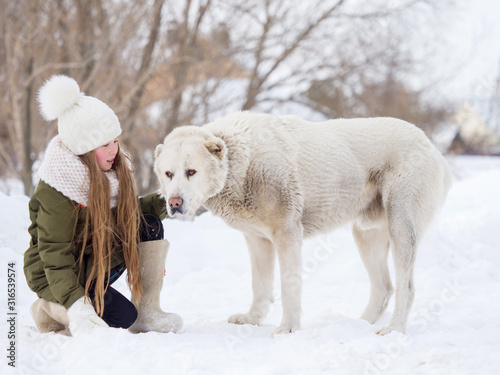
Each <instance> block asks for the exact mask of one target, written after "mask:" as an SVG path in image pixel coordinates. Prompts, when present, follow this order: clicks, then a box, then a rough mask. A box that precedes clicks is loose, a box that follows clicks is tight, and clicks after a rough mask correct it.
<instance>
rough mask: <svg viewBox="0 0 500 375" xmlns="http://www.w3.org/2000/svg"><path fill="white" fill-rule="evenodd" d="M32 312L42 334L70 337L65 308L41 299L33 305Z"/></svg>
mask: <svg viewBox="0 0 500 375" xmlns="http://www.w3.org/2000/svg"><path fill="white" fill-rule="evenodd" d="M30 312H31V316H32V317H33V320H34V321H35V325H36V328H38V331H39V332H40V333H48V332H59V333H63V334H66V335H69V331H68V330H67V327H68V326H69V319H68V311H67V310H66V309H65V308H64V306H62V305H60V304H58V303H54V302H49V301H46V300H44V299H43V298H39V299H37V300H36V301H35V302H34V303H33V305H31V309H30Z"/></svg>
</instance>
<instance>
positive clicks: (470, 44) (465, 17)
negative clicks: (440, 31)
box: [441, 0, 500, 99]
mask: <svg viewBox="0 0 500 375" xmlns="http://www.w3.org/2000/svg"><path fill="white" fill-rule="evenodd" d="M457 3H458V9H457V10H456V11H454V12H453V13H454V14H455V17H453V19H452V20H447V21H451V22H449V24H448V25H449V28H448V29H447V30H446V31H445V38H446V40H449V51H446V53H445V56H444V59H445V60H446V61H444V62H443V64H442V66H441V70H442V74H443V75H444V76H446V75H449V76H451V77H450V79H449V82H448V83H446V84H445V85H443V87H442V89H444V90H445V91H446V92H448V93H449V95H452V96H456V98H457V99H462V98H463V99H474V98H486V97H488V96H491V95H492V94H493V93H494V89H495V81H496V79H497V77H498V75H499V73H500V72H499V70H500V0H474V1H470V0H460V1H458V2H457ZM455 68H456V69H455ZM455 72H456V74H455Z"/></svg>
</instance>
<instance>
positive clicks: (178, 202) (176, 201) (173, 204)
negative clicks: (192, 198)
mask: <svg viewBox="0 0 500 375" xmlns="http://www.w3.org/2000/svg"><path fill="white" fill-rule="evenodd" d="M168 205H169V206H170V208H179V207H180V206H182V198H181V197H172V198H170V199H169V200H168Z"/></svg>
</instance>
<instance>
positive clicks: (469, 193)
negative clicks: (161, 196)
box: [0, 157, 500, 375]
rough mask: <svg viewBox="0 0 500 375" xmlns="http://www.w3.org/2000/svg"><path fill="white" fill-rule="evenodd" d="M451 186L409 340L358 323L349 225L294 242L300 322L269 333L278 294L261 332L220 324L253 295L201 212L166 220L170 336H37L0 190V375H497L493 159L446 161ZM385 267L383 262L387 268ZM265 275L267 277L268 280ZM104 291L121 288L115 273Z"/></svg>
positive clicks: (235, 240)
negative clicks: (11, 295)
mask: <svg viewBox="0 0 500 375" xmlns="http://www.w3.org/2000/svg"><path fill="white" fill-rule="evenodd" d="M450 165H451V166H452V168H453V169H454V172H455V176H456V178H455V183H454V186H453V187H452V190H451V191H450V194H449V196H448V200H447V202H446V204H445V206H444V207H443V209H442V210H441V212H440V214H439V216H438V217H437V218H436V220H435V221H434V223H433V224H432V226H431V228H430V229H429V231H428V233H427V236H426V237H425V239H424V240H423V242H422V244H421V246H420V249H419V254H418V258H417V262H416V266H415V283H416V298H415V302H414V305H413V308H412V312H411V314H410V318H409V322H408V328H407V334H406V335H403V334H401V333H397V332H393V333H391V334H389V335H387V336H384V337H380V336H377V335H375V334H374V332H375V331H376V330H377V329H380V328H382V327H383V326H384V325H386V324H387V323H388V322H389V319H390V316H391V313H392V309H393V304H394V301H391V304H390V305H389V309H388V311H387V312H386V313H385V314H384V315H383V316H382V318H381V319H380V320H379V321H378V322H377V323H376V324H374V325H370V324H368V323H367V322H365V321H363V320H360V319H359V318H358V317H359V315H360V314H361V312H362V311H363V308H364V305H365V303H366V302H367V300H368V293H369V284H368V278H367V275H366V272H365V270H364V268H363V265H362V263H361V261H360V259H359V256H358V254H357V251H356V247H355V245H354V242H353V239H352V236H351V233H350V228H349V226H345V227H342V228H340V229H338V230H336V231H334V232H332V233H329V234H327V235H323V236H318V237H315V238H314V239H311V240H307V241H306V242H305V244H304V247H303V264H304V270H303V272H304V282H303V298H302V307H303V314H302V329H301V330H300V331H298V332H296V333H294V334H290V335H280V336H278V337H275V338H274V339H273V338H271V333H272V332H273V331H274V329H275V328H276V327H277V326H278V325H279V322H280V318H281V311H282V310H281V306H280V298H279V280H278V277H276V282H275V284H276V285H275V286H276V288H275V290H276V300H277V302H276V303H275V304H274V306H273V307H272V309H271V312H270V314H269V316H268V317H266V319H265V320H264V322H263V325H262V326H259V327H257V326H248V325H243V326H237V325H231V324H228V323H226V319H227V317H228V316H229V315H231V314H233V313H236V312H245V311H246V309H247V308H248V307H249V304H250V301H251V275H250V266H249V262H248V255H247V252H246V248H245V243H244V240H243V238H242V235H241V234H240V233H239V232H237V231H234V230H232V229H230V228H228V227H227V226H226V225H225V224H224V223H223V222H222V221H221V220H220V219H218V218H216V217H214V216H212V215H211V214H210V213H205V214H203V215H201V216H199V217H197V218H196V219H195V220H194V221H192V222H185V221H174V220H167V221H165V222H164V224H165V229H166V236H167V238H168V239H169V241H170V242H171V247H170V252H169V254H168V256H167V262H166V269H167V276H166V277H165V280H164V288H163V290H162V295H161V305H162V307H163V308H164V310H166V311H172V312H176V313H178V314H180V315H181V316H182V317H183V319H184V328H183V329H182V330H181V331H180V332H179V333H177V334H173V333H168V334H160V333H147V334H138V335H133V334H130V333H129V332H128V331H126V330H120V329H109V328H100V329H96V330H95V331H94V332H93V333H92V334H91V335H84V336H79V337H66V336H62V335H57V334H53V333H50V334H39V333H38V332H37V330H36V328H35V326H34V323H33V321H32V319H31V316H30V313H29V309H30V306H31V303H33V301H34V300H35V299H36V296H35V294H34V293H32V292H31V291H30V290H29V289H28V287H27V285H26V282H25V279H24V275H23V272H22V265H23V258H22V254H23V252H24V250H25V249H26V248H27V246H28V241H29V239H28V234H27V228H28V225H29V218H28V209H27V204H28V198H27V197H25V196H7V195H5V194H3V193H0V207H1V211H0V263H1V264H0V280H1V281H0V282H1V285H2V286H3V287H2V288H1V290H0V301H1V303H0V316H1V319H0V321H1V323H0V337H1V339H0V342H1V343H2V344H3V345H2V346H1V349H2V352H3V353H4V354H3V355H2V360H1V365H0V366H1V368H2V370H1V373H2V374H5V373H6V374H14V373H19V374H38V373H40V374H51V375H57V374H72V375H79V374H108V373H109V372H110V370H111V371H112V372H113V373H116V374H124V375H125V374H137V373H144V374H193V375H195V374H217V375H219V374H257V373H258V374H274V375H281V374H283V375H285V374H286V375H288V374H426V375H427V374H496V373H498V369H499V368H500V360H499V359H498V353H499V352H500V320H499V313H498V311H500V288H499V286H500V283H499V282H500V273H499V272H498V269H499V268H500V251H498V250H499V243H500V241H499V240H500V189H499V188H498V187H499V186H500V159H495V158H487V157H455V158H452V159H450ZM12 262H14V263H15V269H16V278H17V279H16V280H17V293H16V302H17V305H16V309H17V313H18V315H17V330H16V334H17V342H16V355H17V358H16V365H17V367H16V369H12V368H11V367H9V366H7V362H8V360H7V359H6V355H5V353H6V352H8V350H7V349H8V348H9V343H8V340H7V332H8V326H7V325H6V321H7V317H8V316H7V303H6V301H7V295H6V293H7V287H6V286H7V268H8V264H9V263H12ZM391 272H392V269H391ZM276 276H277V274H276ZM115 286H116V287H117V288H118V289H119V290H120V291H121V292H122V293H124V294H125V295H127V296H130V293H129V292H128V290H127V287H126V284H125V281H124V277H123V276H122V277H121V279H120V280H118V281H117V283H115Z"/></svg>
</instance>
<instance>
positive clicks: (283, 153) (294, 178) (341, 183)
mask: <svg viewBox="0 0 500 375" xmlns="http://www.w3.org/2000/svg"><path fill="white" fill-rule="evenodd" d="M188 171H196V173H195V174H193V175H192V176H189V173H188ZM155 172H156V174H157V176H158V178H159V181H160V185H161V188H160V193H161V194H162V195H163V196H164V197H165V198H166V199H167V201H168V203H169V207H168V209H169V213H170V214H177V215H193V214H194V213H195V212H196V210H197V209H198V208H199V206H200V205H204V206H205V207H206V208H208V209H210V210H211V211H213V212H214V214H216V215H219V216H221V217H222V218H223V219H224V220H225V222H226V223H227V224H229V225H230V226H232V227H233V228H236V229H238V230H240V231H242V233H243V234H244V236H245V239H246V242H247V245H248V249H249V252H250V260H251V265H252V288H253V302H252V305H251V307H250V310H249V311H248V312H247V313H245V314H236V315H233V316H231V317H229V321H230V322H232V323H240V324H243V323H249V324H259V323H260V322H261V319H262V317H263V316H265V314H266V313H267V311H268V308H269V305H270V304H271V303H272V283H273V277H274V275H273V272H274V264H275V258H276V255H277V258H278V261H279V265H280V273H281V285H282V291H281V292H282V304H283V318H282V321H281V325H280V327H279V328H278V329H277V330H276V331H275V333H288V332H293V331H295V330H297V329H299V328H300V311H301V282H302V281H301V246H302V240H303V238H305V237H308V236H311V235H313V234H316V233H319V232H327V231H330V230H332V229H333V228H336V227H338V226H340V225H342V224H344V223H346V222H353V234H354V238H355V240H356V244H357V246H358V248H359V252H360V255H361V258H362V260H363V263H364V264H365V266H366V269H367V271H368V275H369V278H370V283H371V292H370V299H369V302H368V305H367V307H366V309H365V311H364V312H363V314H362V318H364V319H366V320H368V321H369V322H371V323H373V322H375V321H376V320H377V319H378V318H379V317H380V316H381V315H382V313H383V312H384V311H385V309H386V307H387V303H388V301H389V299H390V297H391V295H392V293H393V287H392V283H391V280H390V276H389V271H388V268H387V255H388V249H389V246H390V247H391V250H392V253H393V258H394V264H395V270H396V275H395V278H396V304H395V309H394V314H393V317H392V320H391V322H390V324H389V326H388V327H386V328H384V329H382V330H381V331H379V332H378V333H380V334H386V333H389V332H390V331H391V330H393V329H394V330H398V331H400V332H404V331H405V326H406V321H407V318H408V313H409V311H410V308H411V305H412V302H413V297H414V286H413V264H414V260H415V255H416V248H417V245H418V243H419V241H420V239H421V238H422V235H423V233H424V230H425V228H426V227H427V226H428V224H429V222H430V221H431V219H432V217H433V215H434V213H435V212H436V210H437V209H438V208H439V206H440V205H441V204H442V203H443V202H444V200H445V197H446V194H447V191H448V190H449V188H450V185H451V174H450V170H449V167H448V165H447V163H446V161H445V160H444V158H443V157H442V156H441V154H440V153H439V152H438V151H437V150H436V149H435V148H434V147H433V146H432V144H431V143H430V141H429V140H428V139H427V137H426V136H425V135H424V133H423V132H422V131H421V130H419V129H418V128H416V127H415V126H414V125H411V124H409V123H407V122H404V121H401V120H397V119H393V118H367V119H351V120H344V119H340V120H330V121H325V122H320V123H311V122H307V121H304V120H302V119H299V118H297V117H291V116H273V115H267V114H252V113H249V112H239V113H235V114H231V115H228V116H226V117H224V118H221V119H217V120H215V121H214V122H212V123H210V124H207V125H205V126H203V127H194V126H186V127H180V128H177V129H175V130H174V131H173V132H172V133H171V134H169V135H168V136H167V137H166V138H165V140H164V143H163V144H161V145H159V146H158V147H157V149H156V160H155ZM166 173H172V176H171V178H169V177H167V176H166ZM191 173H192V172H191ZM179 202H182V204H181V205H179ZM176 204H177V205H178V207H176Z"/></svg>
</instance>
